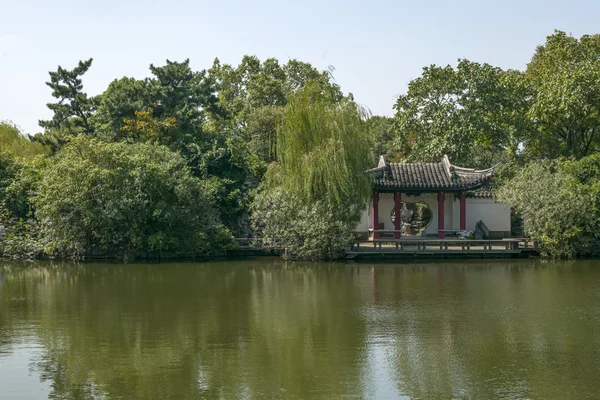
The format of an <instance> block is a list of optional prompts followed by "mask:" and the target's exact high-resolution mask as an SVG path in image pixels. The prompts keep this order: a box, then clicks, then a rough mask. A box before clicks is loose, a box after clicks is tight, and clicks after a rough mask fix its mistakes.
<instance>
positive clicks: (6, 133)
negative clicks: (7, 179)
mask: <svg viewBox="0 0 600 400" xmlns="http://www.w3.org/2000/svg"><path fill="white" fill-rule="evenodd" d="M48 152H49V149H48V148H47V147H45V146H43V145H41V144H40V143H36V142H33V141H31V140H30V139H29V138H28V137H27V136H25V135H24V134H23V133H22V132H21V130H20V129H19V127H17V126H16V125H14V124H12V123H10V122H7V121H4V122H0V153H4V154H10V155H12V156H15V157H20V158H33V157H36V156H38V155H44V154H48Z"/></svg>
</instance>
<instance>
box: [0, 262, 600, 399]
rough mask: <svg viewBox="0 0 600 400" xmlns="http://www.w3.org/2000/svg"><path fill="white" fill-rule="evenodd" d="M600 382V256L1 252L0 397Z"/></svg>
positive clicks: (341, 394) (562, 388)
mask: <svg viewBox="0 0 600 400" xmlns="http://www.w3.org/2000/svg"><path fill="white" fill-rule="evenodd" d="M47 397H53V398H111V399H116V398H119V399H167V398H173V399H202V398H208V399H211V398H225V399H341V398H343V399H363V398H373V399H396V398H415V399H416V398H421V399H438V398H439V399H450V398H473V399H488V398H489V399H492V398H493V399H496V398H534V399H584V398H599V397H600V261H577V262H557V263H554V262H541V261H528V260H524V261H492V262H488V261H476V262H451V263H449V262H445V263H420V264H377V265H367V264H294V263H288V264H286V263H284V262H281V261H280V260H276V259H260V260H253V261H223V262H212V263H169V264H130V265H120V264H79V265H77V264H68V263H49V262H48V263H15V262H4V263H2V262H0V398H2V399H21V398H22V399H37V398H47Z"/></svg>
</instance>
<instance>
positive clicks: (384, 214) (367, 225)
mask: <svg viewBox="0 0 600 400" xmlns="http://www.w3.org/2000/svg"><path fill="white" fill-rule="evenodd" d="M402 202H405V203H419V202H423V203H426V204H427V205H428V206H429V208H430V209H431V212H432V220H431V223H430V224H429V225H428V226H427V228H426V229H425V233H426V234H427V235H436V234H437V229H438V201H437V193H424V194H422V195H420V196H408V195H402ZM371 206H372V205H371V204H370V203H369V205H368V207H367V210H365V212H364V213H363V215H362V218H361V221H360V222H359V224H358V225H357V227H356V231H357V232H367V231H368V230H369V229H371V212H372V208H371ZM466 208H467V230H470V231H474V230H475V224H476V223H477V221H479V220H482V221H483V222H484V223H485V224H486V225H487V227H488V228H489V230H490V231H494V232H496V231H498V232H510V209H509V208H507V207H504V206H503V205H501V204H498V203H496V202H494V200H493V199H472V198H468V199H467V205H466ZM393 209H394V196H393V194H392V193H380V194H379V222H380V223H381V222H383V224H384V229H394V223H393V222H392V216H391V215H392V210H393ZM444 214H445V215H444V228H445V229H460V201H459V198H458V195H457V196H456V198H455V196H454V195H453V194H452V193H446V197H445V201H444Z"/></svg>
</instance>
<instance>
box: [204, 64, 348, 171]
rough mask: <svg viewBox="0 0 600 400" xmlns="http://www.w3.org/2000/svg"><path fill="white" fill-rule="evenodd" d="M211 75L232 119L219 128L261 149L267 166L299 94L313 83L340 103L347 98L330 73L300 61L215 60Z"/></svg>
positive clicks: (218, 127)
mask: <svg viewBox="0 0 600 400" xmlns="http://www.w3.org/2000/svg"><path fill="white" fill-rule="evenodd" d="M209 73H210V74H211V75H212V76H214V79H215V80H216V82H217V84H218V88H219V94H218V95H219V101H220V104H221V105H222V107H223V108H224V109H225V110H226V112H227V116H228V117H227V118H226V119H222V120H220V121H214V125H215V126H216V127H217V128H216V129H217V130H219V129H225V130H228V131H231V132H235V133H237V134H238V135H240V136H241V137H243V138H244V140H245V141H246V142H248V143H249V145H250V147H251V148H252V149H259V150H258V153H257V154H258V155H259V157H260V159H261V160H263V161H265V162H266V163H269V162H271V161H274V159H275V157H274V156H275V152H274V151H273V149H274V147H275V139H276V135H275V128H276V126H277V125H278V124H279V122H280V121H281V116H282V114H283V108H284V107H285V105H286V104H287V101H288V98H289V97H290V96H291V95H292V94H293V93H294V92H295V91H297V90H299V89H301V88H303V87H304V86H305V85H306V84H307V83H308V82H312V84H318V85H320V86H321V87H322V88H323V89H324V90H328V91H330V92H331V93H332V96H334V97H335V99H336V101H339V100H341V99H342V98H343V95H342V92H341V90H340V88H339V86H338V85H336V84H335V83H333V82H332V77H331V74H330V72H329V71H323V72H320V71H318V70H317V69H316V68H314V67H313V66H312V65H310V64H308V63H304V62H300V61H298V60H290V61H288V62H287V63H286V64H283V65H281V64H280V63H279V61H277V59H275V58H269V59H266V60H265V61H263V62H261V61H260V60H259V59H258V58H257V57H255V56H244V57H243V59H242V61H241V62H240V64H239V65H238V66H237V67H233V66H231V65H229V64H221V63H220V61H219V60H218V59H215V61H214V64H213V67H212V68H211V69H210V70H209Z"/></svg>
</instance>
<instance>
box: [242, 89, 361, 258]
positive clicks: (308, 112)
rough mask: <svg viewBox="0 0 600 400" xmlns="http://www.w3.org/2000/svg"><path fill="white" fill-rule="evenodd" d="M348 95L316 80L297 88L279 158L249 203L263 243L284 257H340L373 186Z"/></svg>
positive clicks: (280, 131)
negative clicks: (338, 98)
mask: <svg viewBox="0 0 600 400" xmlns="http://www.w3.org/2000/svg"><path fill="white" fill-rule="evenodd" d="M364 117H365V115H364V113H363V112H362V111H361V109H360V108H359V107H358V106H357V105H356V103H354V102H353V101H352V100H351V99H350V98H346V99H343V100H342V101H336V98H335V93H332V92H330V91H328V90H323V88H322V87H321V86H320V85H319V84H317V83H315V84H310V83H309V84H308V85H306V86H305V87H304V88H302V89H299V90H298V91H297V92H296V93H294V94H293V95H292V96H291V97H290V98H289V99H288V104H287V105H286V107H285V113H284V116H283V122H282V123H281V125H280V126H279V128H278V130H277V162H276V163H272V164H271V165H270V168H269V170H268V171H267V174H266V176H265V184H264V186H263V188H262V189H263V190H262V191H261V193H260V194H259V195H258V196H257V198H256V200H255V202H254V209H253V211H254V214H253V222H254V226H255V228H256V229H257V230H258V231H259V232H260V233H261V234H262V242H263V245H264V246H266V247H268V248H275V249H278V250H281V251H283V252H284V256H287V257H292V258H305V259H326V258H337V257H339V256H341V255H342V254H343V251H344V248H345V246H346V245H347V244H348V243H349V241H350V240H351V239H352V236H353V232H354V228H355V226H356V224H357V222H358V220H359V219H360V214H361V211H362V210H363V209H364V207H365V204H366V203H367V199H368V196H369V194H370V192H371V184H370V181H369V178H368V176H367V175H366V174H365V173H364V171H365V170H366V169H368V168H369V167H371V166H372V157H371V155H372V150H371V137H370V136H369V134H368V131H367V129H366V126H365V121H364Z"/></svg>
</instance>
